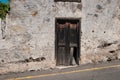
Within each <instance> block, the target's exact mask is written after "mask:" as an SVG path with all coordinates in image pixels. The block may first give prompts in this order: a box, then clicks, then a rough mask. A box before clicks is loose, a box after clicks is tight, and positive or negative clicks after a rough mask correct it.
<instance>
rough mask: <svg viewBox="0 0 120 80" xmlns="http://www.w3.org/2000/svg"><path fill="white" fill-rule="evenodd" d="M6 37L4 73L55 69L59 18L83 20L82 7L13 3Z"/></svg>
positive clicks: (0, 52) (0, 58) (43, 1)
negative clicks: (56, 25)
mask: <svg viewBox="0 0 120 80" xmlns="http://www.w3.org/2000/svg"><path fill="white" fill-rule="evenodd" d="M10 4H11V10H10V16H8V17H9V18H8V21H7V22H8V24H9V25H8V26H7V27H6V29H5V34H6V37H5V38H4V39H2V38H1V39H0V43H1V45H0V65H2V66H1V67H0V72H1V73H3V72H10V71H12V72H14V71H15V72H16V71H25V70H38V69H47V68H51V67H55V64H56V63H55V18H58V17H71V18H80V17H81V3H78V2H72V3H71V2H54V0H11V2H10Z"/></svg>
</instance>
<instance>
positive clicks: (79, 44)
mask: <svg viewBox="0 0 120 80" xmlns="http://www.w3.org/2000/svg"><path fill="white" fill-rule="evenodd" d="M59 19H63V20H78V21H79V30H78V33H79V34H78V39H79V41H78V48H79V50H78V64H77V65H79V61H80V56H81V54H80V52H81V18H72V17H56V18H55V61H56V65H57V28H56V27H57V20H59Z"/></svg>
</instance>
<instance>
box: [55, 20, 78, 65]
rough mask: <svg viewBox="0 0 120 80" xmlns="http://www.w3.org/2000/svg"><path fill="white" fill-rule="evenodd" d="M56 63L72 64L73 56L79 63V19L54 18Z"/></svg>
mask: <svg viewBox="0 0 120 80" xmlns="http://www.w3.org/2000/svg"><path fill="white" fill-rule="evenodd" d="M55 47H56V63H57V65H66V66H68V65H72V62H73V58H74V60H75V62H76V64H79V57H80V55H79V20H74V19H72V20H69V19H57V20H56V46H55Z"/></svg>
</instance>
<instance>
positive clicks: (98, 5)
mask: <svg viewBox="0 0 120 80" xmlns="http://www.w3.org/2000/svg"><path fill="white" fill-rule="evenodd" d="M82 5H83V7H82V27H81V29H82V30H81V31H82V39H81V61H82V63H93V62H102V61H111V60H115V59H119V55H120V0H82Z"/></svg>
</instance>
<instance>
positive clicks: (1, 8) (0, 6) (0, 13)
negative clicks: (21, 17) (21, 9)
mask: <svg viewBox="0 0 120 80" xmlns="http://www.w3.org/2000/svg"><path fill="white" fill-rule="evenodd" d="M9 9H10V5H9V4H8V3H7V4H4V3H0V18H1V19H2V20H4V19H5V18H6V14H7V13H8V12H9Z"/></svg>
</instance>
